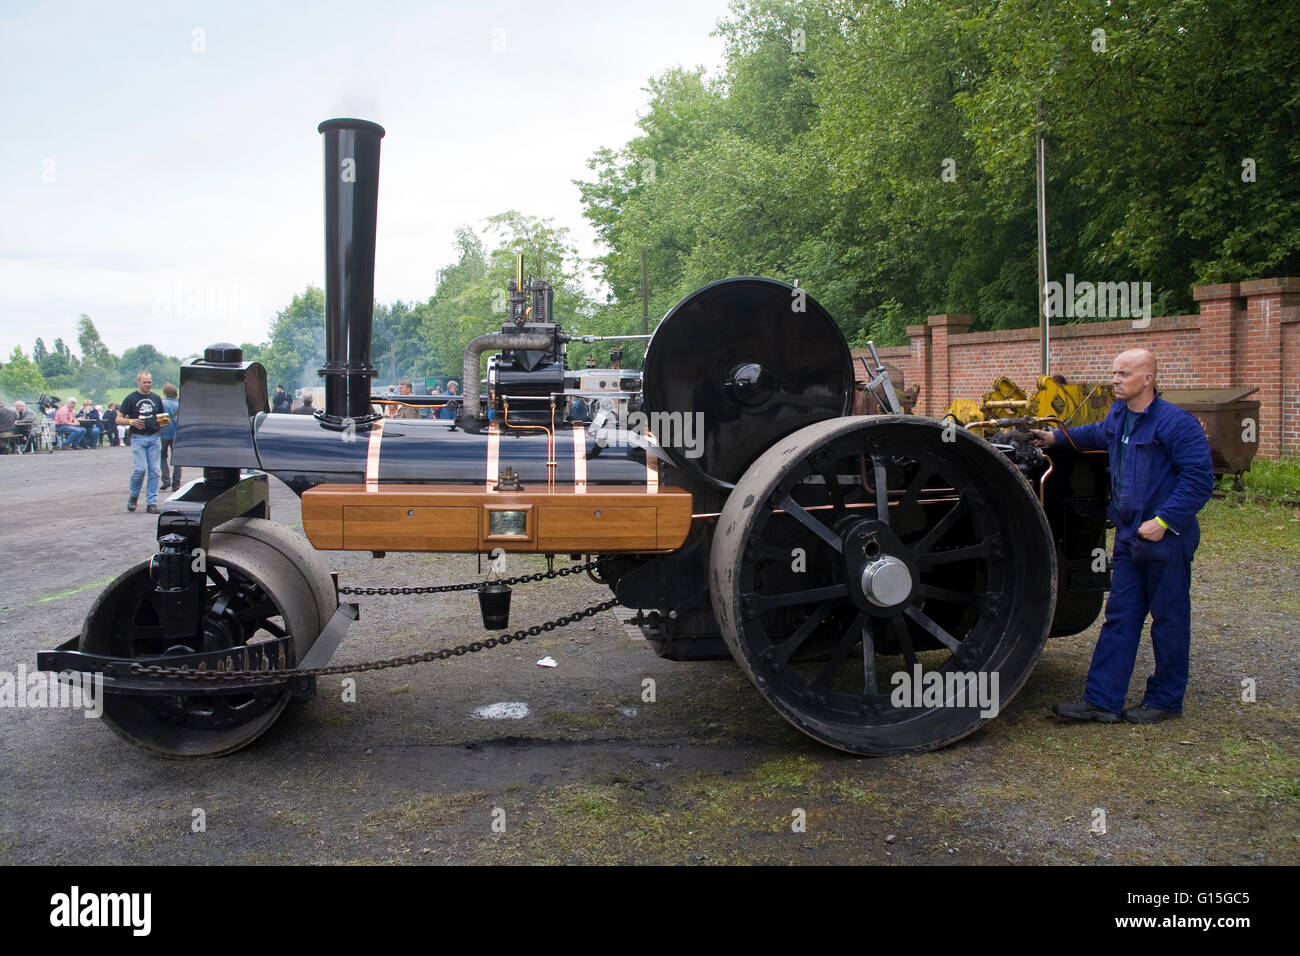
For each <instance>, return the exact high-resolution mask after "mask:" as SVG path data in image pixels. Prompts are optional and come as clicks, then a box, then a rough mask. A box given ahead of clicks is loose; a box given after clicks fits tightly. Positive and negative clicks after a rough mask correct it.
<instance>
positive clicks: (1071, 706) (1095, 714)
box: [1052, 700, 1119, 724]
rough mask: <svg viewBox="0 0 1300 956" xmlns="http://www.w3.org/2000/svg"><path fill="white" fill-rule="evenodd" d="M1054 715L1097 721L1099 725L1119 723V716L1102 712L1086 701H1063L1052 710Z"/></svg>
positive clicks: (1111, 712)
mask: <svg viewBox="0 0 1300 956" xmlns="http://www.w3.org/2000/svg"><path fill="white" fill-rule="evenodd" d="M1052 713H1054V714H1056V715H1057V716H1058V717H1068V718H1069V719H1070V720H1095V721H1097V722H1098V723H1099V724H1117V723H1119V714H1117V713H1115V712H1114V711H1110V710H1102V709H1101V708H1100V707H1098V706H1097V705H1095V704H1090V703H1088V702H1087V701H1086V700H1063V701H1061V703H1059V704H1057V705H1055V706H1054V707H1053V708H1052Z"/></svg>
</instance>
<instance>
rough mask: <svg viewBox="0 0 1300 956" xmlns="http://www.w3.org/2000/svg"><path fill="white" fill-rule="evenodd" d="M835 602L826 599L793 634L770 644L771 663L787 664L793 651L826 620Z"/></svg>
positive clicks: (782, 665)
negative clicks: (778, 642)
mask: <svg viewBox="0 0 1300 956" xmlns="http://www.w3.org/2000/svg"><path fill="white" fill-rule="evenodd" d="M836 603H837V602H835V601H826V602H825V603H823V604H822V605H821V607H819V608H817V610H815V611H813V613H812V616H811V617H809V618H808V620H806V621H804V622H803V623H802V624H800V625H799V627H798V628H797V629H796V630H795V632H794V633H793V634H791V635H790V636H789V637H787V638H786V639H785V640H784V641H782V642H781V643H780V644H774V645H773V646H772V663H774V664H777V665H779V666H781V667H784V666H785V665H786V664H788V663H789V662H790V658H791V657H793V656H794V652H795V651H797V650H799V648H800V647H802V646H803V642H804V641H806V640H808V638H809V637H810V636H811V635H812V632H813V631H815V630H817V628H818V627H820V626H821V623H822V621H824V620H826V618H827V616H828V615H829V614H830V613H831V611H833V610H834V609H835V606H836Z"/></svg>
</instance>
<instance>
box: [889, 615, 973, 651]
mask: <svg viewBox="0 0 1300 956" xmlns="http://www.w3.org/2000/svg"><path fill="white" fill-rule="evenodd" d="M903 613H904V614H906V615H907V616H908V617H910V618H911V619H912V620H913V621H915V622H916V623H917V624H919V625H920V626H921V627H923V628H925V629H926V630H927V631H928V632H929V633H930V634H931V635H932V636H933V637H934V638H935V640H937V641H938V642H939V643H940V644H942V645H943V646H944V647H946V648H948V650H950V651H952V652H953V653H954V654H955V653H957V650H958V648H960V647H961V641H959V640H957V638H955V637H953V636H952V635H951V634H949V633H948V632H947V631H945V630H944V629H943V628H941V627H940V626H939V625H938V624H936V623H934V621H932V620H930V618H929V617H928V616H927V615H926V613H925V612H924V611H922V610H921V609H920V608H919V607H917V606H916V605H909V606H908V607H906V608H904V609H903Z"/></svg>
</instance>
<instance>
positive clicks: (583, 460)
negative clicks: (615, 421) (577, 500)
mask: <svg viewBox="0 0 1300 956" xmlns="http://www.w3.org/2000/svg"><path fill="white" fill-rule="evenodd" d="M573 493H574V494H575V495H585V494H586V493H587V429H586V426H584V425H579V424H577V423H576V422H575V423H574V426H573Z"/></svg>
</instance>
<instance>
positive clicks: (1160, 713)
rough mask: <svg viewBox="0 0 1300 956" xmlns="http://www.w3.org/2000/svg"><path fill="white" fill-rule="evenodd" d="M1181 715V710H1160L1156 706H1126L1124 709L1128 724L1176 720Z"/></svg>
mask: <svg viewBox="0 0 1300 956" xmlns="http://www.w3.org/2000/svg"><path fill="white" fill-rule="evenodd" d="M1181 716H1183V714H1182V711H1178V710H1160V709H1159V708H1157V707H1128V708H1126V709H1125V710H1124V719H1125V720H1127V721H1128V722H1129V723H1130V724H1158V723H1160V721H1162V720H1177V719H1178V718H1179V717H1181Z"/></svg>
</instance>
